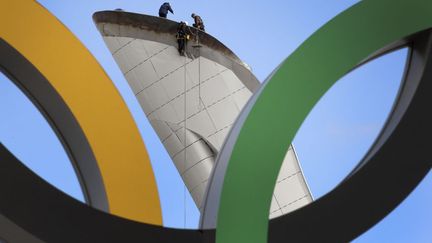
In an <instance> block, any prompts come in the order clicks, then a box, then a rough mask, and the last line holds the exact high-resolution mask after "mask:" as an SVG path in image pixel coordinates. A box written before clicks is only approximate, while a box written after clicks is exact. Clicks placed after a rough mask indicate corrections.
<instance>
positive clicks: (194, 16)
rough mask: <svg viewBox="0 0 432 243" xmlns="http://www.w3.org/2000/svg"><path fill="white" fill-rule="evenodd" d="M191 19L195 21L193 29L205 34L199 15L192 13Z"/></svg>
mask: <svg viewBox="0 0 432 243" xmlns="http://www.w3.org/2000/svg"><path fill="white" fill-rule="evenodd" d="M191 17H192V18H193V19H194V21H195V23H194V24H193V27H195V28H197V29H199V30H202V31H204V32H205V30H204V22H203V20H202V19H201V17H200V16H199V15H196V14H194V13H193V14H192V15H191Z"/></svg>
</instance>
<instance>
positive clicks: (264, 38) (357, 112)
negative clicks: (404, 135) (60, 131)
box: [0, 0, 432, 242]
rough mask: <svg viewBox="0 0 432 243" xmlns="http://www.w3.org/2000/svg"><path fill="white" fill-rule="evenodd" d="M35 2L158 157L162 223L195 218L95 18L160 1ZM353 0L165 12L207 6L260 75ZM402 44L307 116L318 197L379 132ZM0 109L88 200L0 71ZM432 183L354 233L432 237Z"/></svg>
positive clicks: (213, 22) (3, 126) (301, 143)
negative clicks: (112, 89) (73, 41)
mask: <svg viewBox="0 0 432 243" xmlns="http://www.w3.org/2000/svg"><path fill="white" fill-rule="evenodd" d="M39 2H40V3H41V4H42V5H44V6H45V7H46V8H47V9H49V10H50V11H51V12H52V13H53V14H54V15H55V16H57V18H59V19H60V20H61V21H62V22H63V23H64V24H65V25H66V26H67V27H68V28H69V29H70V30H71V31H72V32H73V33H74V34H75V35H76V36H77V37H78V38H79V39H80V40H81V41H82V42H83V43H84V45H85V46H86V47H87V48H88V49H89V50H90V52H92V54H93V55H94V56H95V57H96V59H97V60H98V61H99V62H100V64H101V65H102V66H103V67H104V69H105V70H106V72H107V73H108V75H109V76H110V77H111V79H112V80H113V82H114V84H115V85H116V87H117V88H118V89H119V91H120V93H121V94H122V95H123V98H124V100H125V101H126V103H127V105H128V106H129V108H130V110H131V112H132V114H133V116H134V118H135V120H136V123H137V126H138V128H139V129H140V132H141V134H142V136H143V139H144V141H145V144H146V147H147V149H148V151H149V153H150V156H151V159H152V164H153V167H154V171H155V174H156V176H157V183H158V186H159V192H160V196H161V201H162V207H163V213H164V222H165V225H167V226H171V227H184V226H186V227H192V228H193V227H196V225H197V220H198V212H197V209H196V208H195V207H194V204H193V201H192V200H191V199H190V197H189V195H186V196H187V201H186V205H184V204H183V197H184V186H183V184H182V182H181V180H180V177H179V175H178V173H177V171H176V169H175V167H174V166H173V164H172V162H171V160H170V158H169V156H168V155H167V153H166V152H165V150H164V148H163V146H162V145H161V143H160V142H159V140H158V138H157V136H156V134H155V133H154V132H153V130H152V128H151V126H150V125H149V123H148V121H147V119H146V118H145V116H144V114H143V112H142V111H141V108H140V107H139V104H138V102H137V101H136V100H135V98H134V96H133V94H132V92H131V90H130V88H129V87H128V85H127V82H126V81H125V79H124V77H123V76H122V74H121V72H120V70H119V69H118V67H117V65H116V64H115V62H114V60H113V58H112V57H111V54H110V53H109V51H108V49H107V48H106V46H105V45H104V43H103V41H102V38H101V37H100V35H99V33H98V32H97V30H96V28H95V26H94V24H93V22H92V19H91V15H92V14H93V12H95V11H100V10H106V9H115V8H123V9H125V10H126V11H131V12H140V13H145V14H151V15H157V11H158V8H159V5H160V4H161V3H162V2H163V1H138V0H128V1H125V0H117V1H114V0H104V1H102V0H99V1H85V0H74V1H72V0H68V1H50V0H40V1H39ZM357 2H358V1H353V0H346V1H337V0H329V1H322V0H303V1H292V0H287V1H282V0H280V1H276V0H267V1H248V2H246V1H227V0H220V1H211V2H210V1H206V2H204V1H192V0H182V1H180V0H177V1H170V3H171V5H172V7H173V9H174V15H169V16H168V17H169V18H170V19H174V20H177V21H180V20H186V21H188V22H189V23H191V22H192V19H191V18H190V14H191V13H192V12H195V13H197V14H199V15H201V17H202V18H203V20H204V22H205V25H206V30H207V32H208V33H210V34H212V35H213V36H215V37H216V38H218V39H219V40H221V41H222V42H223V43H224V44H225V45H226V46H228V47H229V48H230V49H231V50H233V51H234V52H235V53H236V54H237V55H238V56H239V57H240V58H241V59H242V60H244V61H245V62H246V63H248V64H249V65H250V66H251V67H252V70H253V72H254V73H255V75H256V76H257V77H258V78H259V79H260V80H264V79H265V78H266V77H267V75H268V74H269V73H270V72H271V71H272V70H273V69H274V68H275V67H276V66H277V65H278V64H279V63H280V62H281V61H282V60H283V59H285V58H286V57H287V56H289V55H290V53H292V52H293V51H294V50H295V49H296V48H297V47H298V46H299V45H300V44H301V43H302V42H303V41H304V40H305V39H306V38H307V37H308V36H310V35H311V34H312V33H313V32H314V31H316V30H317V29H318V28H319V27H320V26H322V25H323V24H325V23H326V22H327V21H329V20H330V19H331V18H333V17H334V16H336V15H337V14H338V13H340V12H341V11H343V10H345V9H346V8H348V7H350V6H351V5H353V4H355V3H357ZM406 53H407V50H401V51H397V52H394V53H391V54H389V55H387V56H384V57H382V58H380V59H378V60H375V61H374V62H372V63H369V64H367V65H365V66H363V67H361V68H359V69H357V70H355V71H353V72H352V73H350V74H348V75H347V76H346V77H344V78H343V79H341V80H340V81H339V82H338V83H337V84H336V85H335V86H334V87H333V88H332V89H331V90H330V91H329V92H328V93H327V94H326V96H325V97H323V98H322V100H321V101H320V103H319V104H318V105H317V106H316V107H315V108H314V110H313V111H312V113H311V114H310V115H309V117H308V118H307V120H306V121H305V122H304V124H303V126H302V128H301V129H300V131H299V132H298V134H297V136H296V138H295V140H294V145H295V146H296V149H297V153H298V156H299V159H300V162H301V164H302V167H303V170H304V173H305V176H306V180H307V181H308V184H309V186H310V188H311V190H312V193H313V195H314V196H315V198H318V197H320V196H322V195H324V194H325V193H326V192H328V191H329V190H331V189H332V188H333V187H335V186H336V185H337V184H338V183H339V182H340V181H341V180H342V179H343V178H344V176H346V175H347V174H348V173H349V171H350V170H351V169H352V168H353V167H354V166H355V164H356V163H357V162H358V161H359V160H360V159H361V157H362V156H363V155H364V153H365V152H366V151H367V149H368V148H369V147H370V145H371V144H372V142H373V141H374V139H375V138H376V136H377V134H378V133H379V131H380V129H381V128H382V125H383V122H384V121H385V119H386V117H387V115H388V112H389V110H390V108H391V106H392V104H393V101H394V98H395V96H396V94H397V91H398V88H399V84H400V79H401V76H402V72H403V67H404V63H405V58H406ZM311 71H313V70H311ZM0 114H1V117H2V119H0V141H1V142H2V143H3V144H5V145H6V146H7V147H8V148H9V149H10V150H12V152H13V153H15V154H16V155H17V156H18V157H19V158H20V159H21V160H22V161H23V162H24V163H26V165H27V166H28V167H29V168H31V169H32V170H34V171H36V172H37V173H38V174H39V175H41V176H42V177H44V178H45V179H46V180H47V181H49V182H50V183H52V184H53V185H55V186H57V187H58V188H60V189H62V190H63V191H65V192H66V193H68V194H69V195H71V196H73V197H75V198H77V199H79V200H82V194H81V191H80V188H79V185H78V182H77V180H76V177H75V174H74V172H73V169H72V166H71V165H70V162H69V160H68V158H67V156H66V155H65V153H64V150H63V148H62V146H61V144H60V143H59V141H58V139H57V138H56V137H55V135H54V133H53V132H52V130H51V129H50V127H49V126H48V124H47V123H46V121H45V120H44V119H43V117H42V116H41V115H40V113H39V112H38V111H37V110H36V109H35V108H34V106H33V105H32V104H31V103H30V102H29V101H28V100H27V99H26V98H25V96H24V95H23V94H22V93H21V92H20V91H19V90H18V89H17V88H16V87H15V86H14V85H13V84H12V83H11V82H10V81H9V80H7V79H6V78H5V77H4V76H2V75H1V74H0ZM6 114H7V115H6ZM41 138H42V141H41ZM431 186H432V176H431V175H430V174H429V175H428V176H427V177H426V178H425V180H424V181H423V182H422V183H421V184H420V186H419V187H418V188H417V189H416V190H415V191H414V192H413V193H412V195H411V196H410V197H409V198H408V199H407V200H405V201H404V202H403V203H402V204H401V205H400V206H399V207H398V208H397V209H396V210H395V211H394V212H392V213H391V214H390V215H389V216H387V217H386V218H385V219H384V220H383V221H382V222H380V223H379V224H378V225H377V226H375V227H374V228H372V229H371V230H369V231H368V232H366V233H365V234H363V235H362V236H360V237H359V238H358V239H356V240H355V241H354V242H431V241H432V233H430V230H429V229H430V227H431V226H432V210H431V209H430V205H432V194H431V193H430V192H429V191H430V188H431ZM185 213H186V218H187V223H186V225H184V223H183V217H184V214H185Z"/></svg>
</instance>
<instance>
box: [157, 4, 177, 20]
mask: <svg viewBox="0 0 432 243" xmlns="http://www.w3.org/2000/svg"><path fill="white" fill-rule="evenodd" d="M168 11H170V12H171V13H172V14H174V11H173V10H172V8H171V5H170V4H169V2H165V3H164V4H162V5H161V7H160V8H159V17H162V18H166V17H167V14H168Z"/></svg>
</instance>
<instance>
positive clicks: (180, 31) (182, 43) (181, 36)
mask: <svg viewBox="0 0 432 243" xmlns="http://www.w3.org/2000/svg"><path fill="white" fill-rule="evenodd" d="M186 28H187V26H186V23H185V22H183V21H181V22H180V24H179V26H178V27H177V34H176V38H177V44H178V52H179V54H180V55H182V56H184V55H185V50H186V44H187V41H188V39H189V38H188V37H189V35H188V31H187V29H186Z"/></svg>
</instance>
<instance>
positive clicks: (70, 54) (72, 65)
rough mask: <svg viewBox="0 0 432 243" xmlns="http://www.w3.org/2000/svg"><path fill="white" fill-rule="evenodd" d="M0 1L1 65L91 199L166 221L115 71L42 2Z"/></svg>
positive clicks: (95, 203) (107, 206) (105, 206)
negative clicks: (115, 80) (45, 125)
mask: <svg viewBox="0 0 432 243" xmlns="http://www.w3.org/2000/svg"><path fill="white" fill-rule="evenodd" d="M0 5H1V6H2V7H3V9H7V11H4V13H2V15H1V16H0V30H1V47H2V55H1V58H2V61H1V63H0V65H1V69H2V71H4V72H5V73H6V75H8V76H9V77H10V78H11V80H13V81H14V82H15V83H17V85H18V86H19V87H21V89H22V90H24V92H25V93H26V94H27V95H28V96H29V97H30V99H31V100H32V101H33V102H34V103H36V105H37V106H38V107H39V108H40V110H41V111H42V113H43V114H44V115H45V117H46V118H47V120H48V122H49V123H50V124H51V125H52V127H53V128H54V130H55V131H56V132H57V134H58V136H59V138H60V140H61V142H62V144H63V146H64V147H65V150H66V151H67V152H68V154H69V157H70V159H71V161H72V163H73V164H74V165H75V167H76V168H77V175H78V176H79V179H80V181H81V184H82V187H83V189H84V190H83V191H84V194H85V195H86V199H87V201H88V203H89V204H90V205H92V206H94V207H96V208H99V209H101V210H104V211H108V210H109V211H110V212H111V213H114V214H117V215H120V216H123V217H126V218H130V219H134V220H138V221H141V222H147V223H152V224H158V225H161V224H162V216H161V210H160V205H159V196H158V192H157V187H156V182H155V179H154V175H153V170H152V168H151V164H150V160H149V157H148V155H147V152H146V150H145V146H144V144H143V141H142V139H141V136H140V134H139V132H138V129H137V127H136V125H135V123H134V120H133V118H132V116H131V115H130V113H129V110H128V108H127V107H126V104H125V103H124V101H123V100H122V98H121V96H120V95H119V93H118V91H117V90H116V88H115V87H114V85H113V83H112V82H111V80H110V79H109V77H108V76H107V75H106V73H105V72H104V71H103V69H102V68H101V67H100V65H99V64H98V63H97V61H96V60H95V59H94V57H93V56H92V55H91V54H90V53H89V51H88V50H87V49H86V48H85V47H84V46H83V45H82V44H81V43H80V42H79V40H78V39H77V38H76V37H75V36H74V35H73V34H72V33H71V32H70V31H69V30H68V29H67V28H66V27H65V26H64V25H63V24H62V23H60V22H59V21H58V20H57V19H56V18H55V17H54V16H53V15H51V13H49V12H48V11H47V10H46V9H44V8H43V7H42V6H40V5H39V4H38V3H37V2H36V1H32V0H23V1H6V0H5V1H0ZM10 20H14V21H12V22H11V21H10ZM12 23H13V24H12ZM35 27H37V28H35ZM23 37H25V38H23ZM27 37H31V38H27ZM12 49H14V50H18V52H16V51H14V50H12ZM17 53H21V55H23V56H24V57H25V58H24V59H26V60H28V61H29V62H30V63H31V64H26V62H25V61H22V59H23V58H20V57H18V54H17ZM13 64H15V65H13ZM29 65H33V66H34V67H36V69H37V70H38V71H39V72H40V73H41V75H40V78H37V77H39V76H38V75H36V76H35V75H29V74H28V73H26V72H23V70H30V69H32V68H31V67H29Z"/></svg>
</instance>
